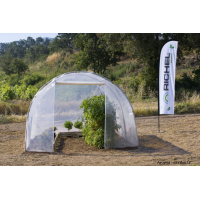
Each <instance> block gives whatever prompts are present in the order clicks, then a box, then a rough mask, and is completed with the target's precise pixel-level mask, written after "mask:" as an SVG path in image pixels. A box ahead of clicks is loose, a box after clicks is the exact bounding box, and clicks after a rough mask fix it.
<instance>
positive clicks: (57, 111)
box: [25, 72, 139, 152]
mask: <svg viewBox="0 0 200 200" xmlns="http://www.w3.org/2000/svg"><path fill="white" fill-rule="evenodd" d="M100 95H105V125H104V130H103V131H104V135H103V137H104V146H103V147H104V148H124V147H138V144H139V142H138V136H137V129H136V123H135V116H134V112H133V108H132V105H131V103H130V101H129V100H128V98H127V96H126V94H125V93H124V92H123V91H122V90H121V89H120V88H119V87H118V86H117V85H115V84H114V83H112V82H111V81H110V80H108V79H106V78H105V77H102V76H100V75H97V74H95V73H91V72H69V73H65V74H62V75H60V76H58V77H55V78H53V79H52V80H51V81H49V82H48V83H47V84H45V85H44V86H43V87H42V88H41V89H40V90H39V91H38V92H37V94H36V95H35V97H34V98H33V100H32V102H31V104H30V107H29V111H28V113H27V120H26V133H25V151H32V152H53V151H54V144H55V140H54V135H55V134H59V133H62V132H68V129H67V128H65V127H64V126H63V125H64V122H65V121H71V122H72V123H74V122H75V121H77V120H81V117H82V116H83V109H82V108H81V109H80V106H81V104H82V102H83V101H84V100H85V99H87V98H91V97H95V96H96V97H100ZM97 109H98V106H97ZM56 129H57V130H56ZM70 132H71V133H73V132H80V130H79V129H76V128H75V127H74V126H73V128H72V129H71V130H69V133H70ZM92 137H93V136H92Z"/></svg>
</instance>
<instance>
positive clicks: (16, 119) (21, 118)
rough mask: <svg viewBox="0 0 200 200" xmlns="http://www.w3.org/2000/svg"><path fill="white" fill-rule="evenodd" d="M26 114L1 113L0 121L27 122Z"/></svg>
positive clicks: (2, 122)
mask: <svg viewBox="0 0 200 200" xmlns="http://www.w3.org/2000/svg"><path fill="white" fill-rule="evenodd" d="M25 121H26V115H0V123H1V124H4V123H14V122H25Z"/></svg>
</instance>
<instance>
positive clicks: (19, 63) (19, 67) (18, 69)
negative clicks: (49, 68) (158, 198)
mask: <svg viewBox="0 0 200 200" xmlns="http://www.w3.org/2000/svg"><path fill="white" fill-rule="evenodd" d="M11 68H12V69H13V71H14V73H17V75H18V80H19V77H20V75H21V74H22V73H24V72H25V71H26V70H27V69H28V66H27V65H26V64H25V63H24V62H23V60H22V59H20V58H14V59H13V60H12V62H11Z"/></svg>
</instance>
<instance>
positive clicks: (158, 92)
mask: <svg viewBox="0 0 200 200" xmlns="http://www.w3.org/2000/svg"><path fill="white" fill-rule="evenodd" d="M160 54H161V51H160ZM159 77H160V56H159V63H158V132H159V133H160V96H159V90H160V84H159Z"/></svg>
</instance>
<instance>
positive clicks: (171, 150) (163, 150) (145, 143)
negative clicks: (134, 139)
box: [135, 135, 190, 156]
mask: <svg viewBox="0 0 200 200" xmlns="http://www.w3.org/2000/svg"><path fill="white" fill-rule="evenodd" d="M135 153H144V154H148V156H149V154H152V155H155V154H159V155H160V154H162V155H163V156H164V155H184V154H189V153H190V152H188V151H185V150H184V149H181V148H179V147H177V146H175V145H173V144H172V143H170V142H167V141H164V140H163V139H161V138H159V137H157V136H155V135H143V136H139V148H138V149H137V150H135Z"/></svg>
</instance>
